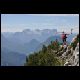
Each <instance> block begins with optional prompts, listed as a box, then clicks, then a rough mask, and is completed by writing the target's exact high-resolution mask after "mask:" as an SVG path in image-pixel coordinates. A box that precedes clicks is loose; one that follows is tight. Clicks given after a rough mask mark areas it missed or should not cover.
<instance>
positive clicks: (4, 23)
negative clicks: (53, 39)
mask: <svg viewBox="0 0 80 80" xmlns="http://www.w3.org/2000/svg"><path fill="white" fill-rule="evenodd" d="M71 28H73V32H75V33H76V32H78V33H79V14H1V32H20V31H23V30H24V29H32V30H34V29H57V30H58V31H59V32H61V31H63V30H64V31H66V32H70V29H71Z"/></svg>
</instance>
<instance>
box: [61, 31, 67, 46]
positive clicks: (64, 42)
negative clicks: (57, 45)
mask: <svg viewBox="0 0 80 80" xmlns="http://www.w3.org/2000/svg"><path fill="white" fill-rule="evenodd" d="M67 35H69V34H66V33H64V31H63V32H62V34H61V38H62V41H63V45H66V38H67Z"/></svg>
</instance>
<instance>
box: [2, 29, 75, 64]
mask: <svg viewBox="0 0 80 80" xmlns="http://www.w3.org/2000/svg"><path fill="white" fill-rule="evenodd" d="M56 33H57V30H56V29H44V30H39V29H36V30H30V29H25V30H23V31H22V32H15V33H11V32H4V33H1V56H2V57H1V60H2V61H3V62H2V63H7V62H8V60H10V57H11V59H12V60H11V62H8V63H9V64H11V65H13V64H14V65H17V64H15V62H16V61H17V60H16V61H14V59H15V58H16V59H17V58H18V59H19V60H20V61H22V63H23V62H25V61H23V60H24V59H25V58H24V57H25V55H28V54H30V53H33V52H35V51H38V50H40V49H41V48H42V45H43V44H45V45H49V44H50V42H51V41H55V39H56V38H57V39H58V41H59V42H62V40H61V37H60V34H57V35H56ZM74 36H75V34H71V35H69V38H68V39H67V40H68V42H70V41H71V40H72V38H73V37H74ZM15 54H16V55H15ZM21 56H23V57H22V58H24V59H23V60H22V59H20V58H21ZM18 63H20V62H18ZM22 63H21V64H22ZM21 64H18V65H21Z"/></svg>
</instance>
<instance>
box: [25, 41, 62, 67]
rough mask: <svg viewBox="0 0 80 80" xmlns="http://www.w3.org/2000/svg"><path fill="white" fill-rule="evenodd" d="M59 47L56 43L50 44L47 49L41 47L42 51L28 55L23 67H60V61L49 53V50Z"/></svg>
mask: <svg viewBox="0 0 80 80" xmlns="http://www.w3.org/2000/svg"><path fill="white" fill-rule="evenodd" d="M58 47H59V44H58V43H55V42H52V43H51V44H50V45H48V46H47V47H46V46H45V45H43V47H42V50H41V51H39V52H37V53H33V54H30V55H29V56H28V58H27V59H28V60H27V63H26V65H25V66H60V65H62V63H61V60H60V59H58V57H57V56H56V55H55V53H53V52H51V49H53V50H57V49H58Z"/></svg>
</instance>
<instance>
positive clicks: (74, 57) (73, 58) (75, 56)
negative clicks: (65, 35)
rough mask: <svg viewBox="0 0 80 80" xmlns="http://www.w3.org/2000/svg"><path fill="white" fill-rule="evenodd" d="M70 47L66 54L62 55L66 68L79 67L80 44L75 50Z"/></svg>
mask: <svg viewBox="0 0 80 80" xmlns="http://www.w3.org/2000/svg"><path fill="white" fill-rule="evenodd" d="M76 38H77V37H75V38H74V39H73V40H72V43H74V42H75V41H76ZM69 47H70V45H69V46H68V47H67V50H66V52H64V53H63V54H62V57H63V58H65V63H64V66H79V42H77V45H76V47H75V49H73V47H71V48H69Z"/></svg>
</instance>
